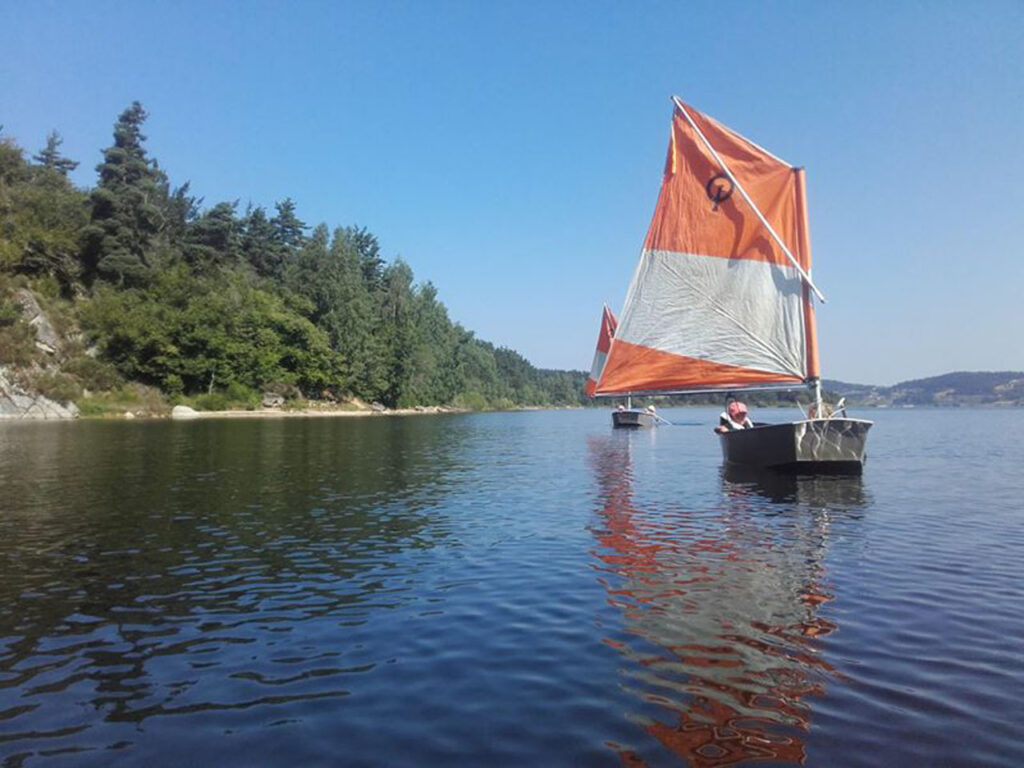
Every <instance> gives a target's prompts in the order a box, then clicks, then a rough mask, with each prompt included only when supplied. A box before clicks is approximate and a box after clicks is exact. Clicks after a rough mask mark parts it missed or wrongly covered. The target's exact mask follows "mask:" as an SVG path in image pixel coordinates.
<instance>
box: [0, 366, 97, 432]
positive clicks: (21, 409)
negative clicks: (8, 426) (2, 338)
mask: <svg viewBox="0 0 1024 768" xmlns="http://www.w3.org/2000/svg"><path fill="white" fill-rule="evenodd" d="M77 417H78V406H76V405H75V404H74V403H67V404H66V405H61V404H60V403H57V402H54V401H53V400H50V399H49V398H48V397H43V396H42V395H40V394H36V393H32V392H29V391H28V390H26V389H25V388H24V387H22V386H21V385H19V384H18V383H17V382H15V381H13V377H11V376H10V373H9V371H8V370H7V369H6V368H3V367H0V421H3V420H13V419H74V418H77Z"/></svg>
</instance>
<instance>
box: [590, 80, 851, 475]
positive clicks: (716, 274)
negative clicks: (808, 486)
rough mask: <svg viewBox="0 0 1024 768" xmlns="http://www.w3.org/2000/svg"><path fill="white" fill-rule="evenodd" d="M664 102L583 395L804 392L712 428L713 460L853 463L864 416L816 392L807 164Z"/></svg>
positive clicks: (814, 466) (843, 466)
mask: <svg viewBox="0 0 1024 768" xmlns="http://www.w3.org/2000/svg"><path fill="white" fill-rule="evenodd" d="M673 103H674V111H673V115H672V133H671V137H670V141H669V149H668V157H667V160H666V163H665V170H664V175H663V177H662V183H661V193H660V195H659V197H658V203H657V206H656V208H655V211H654V218H653V219H652V221H651V225H650V228H649V229H648V232H647V238H646V240H645V242H644V247H643V251H642V252H641V255H640V261H639V263H638V264H637V267H636V270H635V272H634V273H633V280H632V282H631V283H630V286H629V290H628V292H627V294H626V303H625V306H624V308H623V310H622V313H621V315H620V317H621V322H619V323H617V324H616V323H615V322H614V316H612V315H611V312H610V311H609V310H608V309H607V308H606V309H605V317H603V318H602V327H601V333H602V335H601V336H599V338H598V351H599V352H600V360H598V356H597V355H595V367H594V369H593V370H592V371H591V379H592V380H591V381H588V394H590V395H591V396H595V397H623V396H625V397H627V398H628V397H631V396H633V395H639V394H643V395H668V394H686V393H690V394H696V393H709V392H720V393H723V394H733V395H735V394H739V393H742V392H749V391H757V390H761V391H766V390H767V391H792V390H797V389H809V390H810V391H811V392H813V394H814V402H813V404H812V405H811V407H810V409H809V412H808V418H803V419H799V420H794V421H792V422H789V423H783V424H772V425H764V424H762V425H756V426H754V427H751V428H748V429H735V430H727V429H725V428H724V427H723V428H720V430H718V431H719V432H720V440H721V445H722V455H723V458H724V459H725V461H726V462H728V463H735V464H743V465H750V466H758V467H771V468H775V469H780V470H793V471H797V472H860V471H861V469H862V468H863V465H864V461H865V458H866V452H865V450H866V442H867V433H868V430H869V429H870V428H871V422H870V421H865V420H863V419H852V418H847V417H846V415H845V411H844V410H838V409H837V410H835V411H833V409H831V408H829V407H828V406H827V405H825V404H824V403H823V402H822V399H821V374H820V371H819V367H818V343H817V332H816V328H815V319H814V304H813V297H812V294H815V295H817V296H818V298H819V299H821V300H822V301H824V297H823V296H822V295H821V292H820V291H818V289H817V287H816V286H815V285H814V283H813V282H812V280H811V248H810V231H809V226H808V218H807V197H806V192H805V181H804V171H803V169H802V168H796V167H793V166H791V165H789V164H788V163H786V162H784V161H782V160H780V159H779V158H777V157H775V156H774V155H772V154H771V153H770V152H768V151H767V150H765V149H763V148H762V147H760V146H758V145H757V144H755V143H754V142H752V141H750V140H748V139H746V138H744V137H743V136H740V135H739V134H738V133H736V132H735V131H733V130H731V129H729V128H727V127H726V126H724V125H722V124H721V123H719V122H717V121H716V120H714V119H712V118H711V117H709V116H707V115H704V114H702V113H701V112H699V111H697V110H696V109H694V108H693V107H690V106H688V105H686V104H684V103H683V102H682V101H681V100H679V99H678V98H673ZM787 244H788V245H787ZM609 316H610V317H611V320H612V322H611V323H608V322H606V320H607V318H608V317H609ZM606 330H607V332H608V336H607V338H605V337H604V334H605V333H606ZM598 362H600V365H597V363H598ZM623 413H629V414H633V413H640V412H636V411H634V410H632V409H631V410H629V411H626V412H623V411H616V412H614V413H613V423H615V424H616V426H619V425H623V424H624V423H625V422H627V421H628V420H632V419H636V420H637V421H638V422H639V421H640V420H641V419H642V416H635V417H634V416H632V415H630V416H620V415H619V414H623ZM652 421H653V419H652ZM637 425H638V426H639V423H638V424H637Z"/></svg>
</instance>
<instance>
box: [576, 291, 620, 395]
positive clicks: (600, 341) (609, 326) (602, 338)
mask: <svg viewBox="0 0 1024 768" xmlns="http://www.w3.org/2000/svg"><path fill="white" fill-rule="evenodd" d="M617 325H618V321H616V319H615V315H613V314H612V311H611V310H610V309H608V307H605V308H604V311H603V312H602V313H601V328H600V330H599V331H598V333H597V348H596V349H595V350H594V360H593V362H592V363H591V365H590V375H589V376H588V377H587V381H586V383H585V384H584V385H583V392H584V394H585V395H586V396H587V397H593V396H594V391H595V389H596V387H597V382H598V381H599V380H600V378H601V372H602V371H603V370H604V365H605V361H606V360H607V359H608V352H609V350H610V349H611V346H612V337H613V336H614V335H615V328H616V326H617Z"/></svg>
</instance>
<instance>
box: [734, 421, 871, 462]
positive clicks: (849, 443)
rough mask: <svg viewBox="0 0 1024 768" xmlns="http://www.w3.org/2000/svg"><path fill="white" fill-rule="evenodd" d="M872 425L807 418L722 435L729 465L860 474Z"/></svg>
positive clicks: (869, 423)
mask: <svg viewBox="0 0 1024 768" xmlns="http://www.w3.org/2000/svg"><path fill="white" fill-rule="evenodd" d="M870 428H871V422H870V421H865V420H863V419H845V418H844V419H808V420H805V421H794V422H789V423H785V424H761V425H757V426H754V427H753V428H751V429H740V430H734V431H731V432H722V433H719V439H720V440H721V442H722V458H724V459H725V461H726V462H728V463H730V464H741V465H746V466H752V467H767V468H769V469H774V470H776V471H781V472H800V473H802V472H808V473H815V474H820V473H836V474H858V473H860V472H861V471H863V469H864V462H865V460H866V459H867V436H868V430H869V429H870Z"/></svg>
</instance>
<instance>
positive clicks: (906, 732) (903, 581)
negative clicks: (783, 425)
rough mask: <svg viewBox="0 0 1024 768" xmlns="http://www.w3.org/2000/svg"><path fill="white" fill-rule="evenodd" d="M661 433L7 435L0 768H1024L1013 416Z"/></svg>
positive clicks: (190, 429)
mask: <svg viewBox="0 0 1024 768" xmlns="http://www.w3.org/2000/svg"><path fill="white" fill-rule="evenodd" d="M666 414H667V415H668V416H669V417H670V418H672V419H674V420H677V421H680V422H684V423H683V424H682V425H679V426H674V427H669V428H662V429H658V430H655V431H649V432H636V433H613V432H612V430H611V429H610V427H609V418H608V414H607V412H600V411H585V412H584V411H575V412H536V413H518V414H486V415H472V416H450V417H443V416H427V417H410V418H375V419H363V420H356V419H351V420H346V419H336V420H332V419H322V420H320V419H318V420H286V421H223V422H209V421H203V422H194V423H185V424H182V423H130V422H126V423H98V422H94V423H75V424H41V425H0V763H2V764H3V765H12V766H14V765H37V764H46V765H75V766H78V765H114V764H124V765H133V764H148V765H175V764H195V765H223V764H235V765H292V764H298V765H325V764H341V765H389V766H401V765H435V764H458V765H618V764H625V765H628V766H641V765H658V766H660V765H687V764H689V765H693V766H724V765H732V764H734V763H742V762H754V763H770V764H778V765H787V764H794V763H801V762H803V763H805V764H808V765H823V766H837V765H842V766H846V765H851V766H852V765H869V766H877V765H894V766H916V765H1006V766H1015V765H1019V764H1021V763H1022V762H1024V711H1022V707H1021V695H1022V692H1024V586H1022V576H1024V524H1022V523H1024V503H1022V500H1021V492H1022V490H1024V477H1022V468H1024V447H1022V441H1021V438H1020V436H1021V434H1024V412H1022V411H1013V412H1007V411H923V410H918V411H877V412H873V413H869V414H868V415H869V416H872V417H874V418H875V419H876V421H877V423H876V426H875V429H874V431H873V432H872V434H871V440H870V446H869V447H870V451H869V452H870V461H869V463H868V467H867V470H866V473H865V475H864V477H863V478H862V479H856V478H819V479H797V480H792V479H791V480H779V479H776V480H774V481H772V480H770V479H768V478H765V477H760V476H744V475H734V474H733V473H724V472H723V471H722V468H721V462H720V458H719V455H718V446H717V444H716V441H715V438H714V437H713V435H712V434H711V432H710V428H711V425H712V424H713V423H714V420H715V419H714V416H715V413H714V412H713V411H705V410H677V411H673V412H666ZM759 415H760V416H770V414H769V413H761V414H759Z"/></svg>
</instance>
